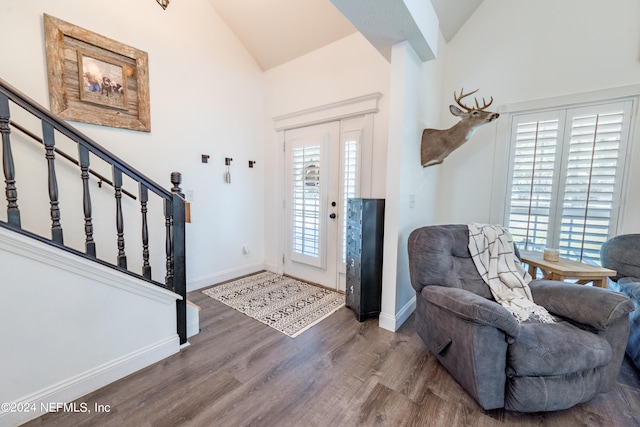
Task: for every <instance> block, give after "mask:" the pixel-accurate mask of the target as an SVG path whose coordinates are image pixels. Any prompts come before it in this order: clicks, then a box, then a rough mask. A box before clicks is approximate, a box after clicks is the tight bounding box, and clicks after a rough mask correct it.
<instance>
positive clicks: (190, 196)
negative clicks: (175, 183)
mask: <svg viewBox="0 0 640 427" xmlns="http://www.w3.org/2000/svg"><path fill="white" fill-rule="evenodd" d="M184 195H185V198H186V199H187V201H189V202H193V190H185V193H184Z"/></svg>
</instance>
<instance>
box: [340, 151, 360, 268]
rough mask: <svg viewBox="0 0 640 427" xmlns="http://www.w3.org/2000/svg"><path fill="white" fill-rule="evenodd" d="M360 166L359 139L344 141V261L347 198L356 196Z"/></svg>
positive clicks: (343, 257) (344, 252) (343, 254)
mask: <svg viewBox="0 0 640 427" xmlns="http://www.w3.org/2000/svg"><path fill="white" fill-rule="evenodd" d="M357 167H358V141H357V140H355V139H349V140H347V141H345V143H344V180H343V185H344V188H343V193H344V200H343V204H342V206H343V212H342V262H343V263H344V262H346V259H347V208H348V206H347V200H349V199H350V198H353V197H356V188H357V185H358V182H357Z"/></svg>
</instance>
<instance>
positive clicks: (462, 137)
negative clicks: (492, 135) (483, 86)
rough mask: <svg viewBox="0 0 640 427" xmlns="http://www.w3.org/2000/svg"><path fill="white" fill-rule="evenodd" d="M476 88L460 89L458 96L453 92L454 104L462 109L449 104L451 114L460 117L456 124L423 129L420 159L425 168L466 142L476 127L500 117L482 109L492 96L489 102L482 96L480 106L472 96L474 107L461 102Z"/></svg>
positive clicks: (438, 161)
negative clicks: (444, 127)
mask: <svg viewBox="0 0 640 427" xmlns="http://www.w3.org/2000/svg"><path fill="white" fill-rule="evenodd" d="M478 90H479V89H476V90H474V91H473V92H469V93H464V89H462V90H461V91H460V96H458V95H456V93H455V92H453V98H454V99H455V100H456V104H458V106H460V107H461V108H462V109H463V110H461V109H460V108H458V107H456V106H455V105H450V106H449V111H451V114H453V115H454V116H457V117H460V118H461V120H460V121H459V122H458V123H457V124H455V125H454V126H452V127H450V128H449V129H425V130H424V131H423V132H422V144H421V146H420V161H421V163H422V167H425V168H426V167H428V166H433V165H439V164H440V163H442V162H443V161H444V159H445V157H447V156H448V155H449V154H451V153H452V152H453V150H455V149H456V148H459V147H460V146H461V145H462V144H464V143H465V142H467V140H468V139H469V138H471V135H473V133H474V132H475V130H476V129H477V128H479V127H480V126H482V125H485V124H487V123H490V122H492V121H494V120H495V119H497V118H498V117H500V115H499V114H498V113H492V112H491V111H484V110H485V109H486V108H488V107H489V106H490V105H491V103H492V102H493V97H491V100H490V101H489V103H487V102H486V101H485V100H484V98H482V107H481V106H480V104H478V100H477V99H476V98H474V100H475V104H476V105H475V107H467V106H466V105H464V104H463V103H462V102H461V101H462V98H466V97H467V96H469V95H473V94H474V93H476V92H477V91H478Z"/></svg>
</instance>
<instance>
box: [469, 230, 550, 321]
mask: <svg viewBox="0 0 640 427" xmlns="http://www.w3.org/2000/svg"><path fill="white" fill-rule="evenodd" d="M468 227H469V252H471V258H472V259H473V263H474V264H475V266H476V268H477V269H478V273H480V275H481V276H482V279H483V280H484V281H485V283H486V284H487V285H489V288H490V289H491V294H492V295H493V297H494V298H495V300H496V301H497V302H498V303H499V304H501V305H502V306H503V307H504V308H506V309H507V310H509V312H510V313H511V314H513V315H514V316H515V318H516V319H518V322H523V321H525V320H527V319H529V317H530V315H533V316H534V317H536V318H538V320H539V321H540V322H543V323H553V317H552V316H551V315H550V314H549V312H548V311H547V310H546V309H545V308H544V307H542V306H540V305H537V304H536V303H534V302H533V297H532V296H531V289H529V282H530V281H531V276H530V275H529V273H527V272H526V271H525V269H524V267H523V266H522V264H521V263H520V260H519V259H518V257H516V255H515V253H514V250H513V239H512V238H511V233H509V230H507V229H506V228H504V227H502V226H499V225H485V224H476V223H472V224H469V225H468Z"/></svg>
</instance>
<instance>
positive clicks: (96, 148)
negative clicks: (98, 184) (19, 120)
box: [0, 79, 171, 198]
mask: <svg viewBox="0 0 640 427" xmlns="http://www.w3.org/2000/svg"><path fill="white" fill-rule="evenodd" d="M0 93H4V94H5V95H7V97H8V98H9V99H11V100H12V101H13V102H14V103H16V104H17V105H19V106H20V107H22V108H23V109H25V110H27V111H28V112H30V113H31V114H33V115H34V116H36V117H39V118H41V119H43V120H45V121H47V122H48V123H51V124H52V125H53V127H54V128H55V129H56V130H57V131H58V132H60V133H61V134H63V135H65V136H66V137H67V138H69V139H71V140H72V141H74V142H76V143H78V144H80V145H82V146H84V147H86V148H88V149H89V150H90V151H91V152H92V153H93V154H95V155H96V156H98V157H100V158H101V159H102V160H104V161H105V162H107V163H111V164H113V165H115V166H117V167H118V169H120V170H121V171H122V172H123V173H124V174H125V175H128V176H129V177H131V178H133V179H134V180H136V181H138V182H140V183H142V184H144V185H145V186H146V187H147V188H149V189H150V190H152V191H153V192H155V193H156V194H158V195H163V196H164V197H166V198H170V197H171V193H170V192H169V191H167V190H166V189H164V188H163V187H161V186H160V185H158V184H156V183H155V182H154V181H152V180H151V179H149V178H147V177H146V176H145V175H143V174H142V173H140V172H139V171H137V170H136V169H134V168H133V167H132V166H130V165H129V164H128V163H126V162H125V161H124V160H122V159H120V158H119V157H118V156H116V155H115V154H113V153H111V152H109V151H108V150H106V149H105V148H103V147H101V146H100V145H99V144H98V143H96V142H95V141H94V140H92V139H91V138H89V137H88V136H86V135H85V134H83V133H82V132H80V131H79V130H78V129H76V128H74V127H72V126H70V125H69V124H67V123H66V122H64V121H62V120H60V119H59V118H58V117H56V116H54V115H53V114H52V113H51V112H50V111H49V110H47V109H46V108H44V107H42V106H41V105H39V104H37V103H36V102H35V101H33V100H31V99H30V98H29V97H28V96H27V95H25V94H23V93H22V92H20V91H19V90H18V89H16V88H15V87H13V86H11V85H10V84H9V83H7V82H6V81H5V80H3V79H0Z"/></svg>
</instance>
